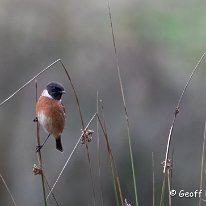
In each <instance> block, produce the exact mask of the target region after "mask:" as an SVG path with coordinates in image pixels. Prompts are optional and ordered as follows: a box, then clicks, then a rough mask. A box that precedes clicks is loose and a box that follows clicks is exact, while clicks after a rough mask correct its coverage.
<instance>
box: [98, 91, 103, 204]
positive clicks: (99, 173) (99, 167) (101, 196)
mask: <svg viewBox="0 0 206 206" xmlns="http://www.w3.org/2000/svg"><path fill="white" fill-rule="evenodd" d="M98 113H99V92H98V90H97V114H98ZM97 152H98V175H99V187H100V199H101V205H102V206H104V201H103V192H102V184H101V160H100V159H101V156H100V137H99V121H98V119H97Z"/></svg>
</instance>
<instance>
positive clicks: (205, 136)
mask: <svg viewBox="0 0 206 206" xmlns="http://www.w3.org/2000/svg"><path fill="white" fill-rule="evenodd" d="M205 139H206V121H205V128H204V138H203V143H202V160H201V171H200V190H202V182H203V170H204V156H205ZM201 205H202V197H200V198H199V206H201Z"/></svg>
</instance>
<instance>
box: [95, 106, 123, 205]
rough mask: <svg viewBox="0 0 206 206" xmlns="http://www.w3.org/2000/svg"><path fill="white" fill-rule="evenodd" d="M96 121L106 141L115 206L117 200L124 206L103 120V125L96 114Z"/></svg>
mask: <svg viewBox="0 0 206 206" xmlns="http://www.w3.org/2000/svg"><path fill="white" fill-rule="evenodd" d="M102 107H103V106H102ZM97 119H98V121H99V124H100V127H101V129H102V131H103V134H104V137H105V140H106V145H107V151H108V153H109V161H110V167H111V170H112V178H113V184H114V189H115V197H116V203H117V205H120V203H119V198H120V201H121V205H122V206H124V202H123V196H122V190H121V185H120V181H119V175H118V171H117V167H116V164H115V160H114V157H113V153H112V149H111V146H110V143H109V139H108V134H107V130H106V124H105V121H104V119H103V123H102V121H101V119H100V117H99V114H97ZM118 194H119V195H118Z"/></svg>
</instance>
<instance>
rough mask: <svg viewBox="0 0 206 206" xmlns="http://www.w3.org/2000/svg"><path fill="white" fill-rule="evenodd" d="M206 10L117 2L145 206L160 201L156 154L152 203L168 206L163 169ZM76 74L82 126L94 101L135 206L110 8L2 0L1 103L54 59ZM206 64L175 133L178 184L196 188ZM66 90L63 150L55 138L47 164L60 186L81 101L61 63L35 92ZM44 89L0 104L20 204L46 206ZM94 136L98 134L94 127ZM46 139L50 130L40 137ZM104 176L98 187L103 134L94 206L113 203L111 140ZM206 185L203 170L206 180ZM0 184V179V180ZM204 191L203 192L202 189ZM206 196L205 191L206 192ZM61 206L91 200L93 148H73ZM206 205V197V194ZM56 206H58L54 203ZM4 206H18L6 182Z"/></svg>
mask: <svg viewBox="0 0 206 206" xmlns="http://www.w3.org/2000/svg"><path fill="white" fill-rule="evenodd" d="M205 7H206V2H205V1H201V0H196V1H195V0H187V1H186V0H183V1H177V0H173V1H170V0H167V1H165V0H156V1H148V0H146V1H145V0H127V1H124V0H112V1H111V11H112V16H113V25H114V32H115V36H116V44H117V50H118V58H119V64H120V70H121V74H122V80H123V87H124V91H125V98H126V103H127V108H128V113H129V119H130V126H131V135H132V147H133V150H134V161H135V170H136V172H137V184H138V195H139V203H140V204H139V205H151V204H152V152H154V161H155V197H156V200H155V201H156V202H155V204H156V205H158V204H159V198H160V191H161V183H162V176H163V175H162V165H161V162H162V161H163V160H164V155H165V150H166V143H167V137H168V133H169V128H170V125H171V121H172V116H173V112H174V109H175V106H176V103H177V101H178V98H179V96H180V94H181V90H182V89H183V87H184V85H185V83H186V81H187V78H188V76H189V75H190V72H191V71H192V69H193V68H194V66H195V64H196V63H197V61H198V59H199V58H200V56H201V55H202V53H203V52H204V50H205V49H206V38H205V36H206V23H205V22H206V13H205ZM58 58H61V59H62V61H63V62H64V64H65V65H66V67H67V68H68V69H69V71H70V75H71V77H72V79H73V82H74V85H75V87H76V90H77V92H78V95H79V97H80V103H81V107H82V111H83V116H84V120H85V122H88V121H89V120H90V118H91V117H92V115H93V114H94V113H95V111H96V93H97V90H98V92H99V96H100V98H101V99H102V101H103V104H104V115H105V121H106V124H107V129H108V133H109V138H110V142H111V145H112V150H113V153H114V156H115V159H116V162H117V168H118V171H119V176H120V181H121V185H122V192H123V195H124V197H125V198H127V200H128V202H129V203H131V205H132V206H133V205H135V199H134V195H133V194H134V191H133V185H132V173H131V165H130V159H129V147H128V141H127V131H126V122H125V117H124V108H123V104H122V99H121V93H120V88H119V82H118V76H117V71H116V65H115V56H114V48H113V44H112V36H111V29H110V23H109V16H108V10H107V3H106V1H95V0H90V1H88V0H86V1H85V0H78V1H71V0H67V1H66V0H64V1H63V0H59V1H53V0H49V1H48V0H45V1H40V0H36V1H26V0H13V1H11V0H1V1H0V71H1V75H0V101H3V100H4V99H5V98H7V97H8V96H9V95H11V94H12V93H13V92H14V91H15V90H16V89H18V88H19V87H20V86H22V85H23V84H24V83H25V82H26V81H27V80H29V79H30V78H31V77H33V76H34V75H35V74H37V73H38V72H40V71H41V70H42V69H43V68H45V67H46V66H48V65H49V64H50V63H52V62H53V61H55V60H56V59H58ZM205 66H206V64H205V60H203V62H202V63H201V65H200V68H199V70H198V72H197V73H196V75H195V77H194V79H193V80H192V82H191V85H190V86H189V88H188V91H187V93H186V95H185V97H184V99H183V102H182V107H181V111H180V115H179V116H178V119H177V122H176V127H175V130H174V136H173V146H174V164H173V178H172V188H173V189H176V190H180V189H184V190H185V191H194V190H196V189H198V188H199V180H200V164H201V154H202V151H201V150H202V141H203V131H204V121H205V118H206V109H205V104H206V89H205V88H206V82H205V77H206V74H205ZM53 80H56V81H59V82H62V83H63V84H64V85H65V88H66V91H67V94H66V95H65V96H64V97H63V102H64V104H65V107H66V110H67V121H66V126H65V130H64V133H63V135H62V142H63V146H64V150H65V151H64V153H63V154H60V153H59V152H58V151H56V150H55V145H54V139H53V138H50V139H49V141H48V142H47V144H46V145H45V147H44V148H43V150H42V155H43V162H44V168H45V172H46V176H47V178H48V181H49V183H50V184H51V185H52V184H53V183H54V181H55V180H56V177H57V175H58V173H59V171H60V169H61V168H62V166H63V164H64V163H65V161H66V159H67V157H68V155H69V154H70V152H71V151H72V148H73V146H74V144H75V143H76V141H77V139H78V137H79V135H80V132H81V131H80V129H81V124H80V120H79V115H78V110H77V106H76V103H75V100H74V95H73V92H72V90H71V87H70V85H69V82H68V80H67V78H66V77H65V74H64V72H63V70H62V68H61V65H60V64H56V65H55V66H54V69H52V70H50V71H48V72H47V73H44V74H43V75H42V76H40V77H39V78H38V94H39V95H40V93H41V91H42V89H43V88H44V87H45V85H46V84H47V83H48V82H50V81H53ZM34 117H35V86H34V83H33V84H30V85H29V86H27V87H26V88H25V89H24V90H23V91H21V92H20V93H18V95H16V96H15V97H14V98H13V99H12V100H10V101H9V102H7V103H6V104H5V105H4V106H2V107H1V108H0V128H1V138H0V157H1V162H0V173H1V174H2V175H3V177H4V178H5V180H6V182H7V184H8V186H9V187H10V189H11V191H12V193H13V195H14V198H15V200H16V203H17V205H23V206H24V205H30V206H33V205H35V206H36V205H43V201H42V200H43V197H42V188H41V182H40V177H38V176H34V175H33V173H32V166H33V164H34V163H37V159H36V154H35V147H36V135H35V134H36V133H35V132H36V127H35V124H34V123H33V121H32V120H33V119H34ZM91 129H94V130H95V129H96V124H95V122H94V123H93V124H92V125H91ZM41 134H42V138H45V133H44V132H42V131H41ZM100 143H101V150H100V155H101V180H100V181H99V179H98V159H97V157H98V151H97V147H96V144H97V141H96V132H95V134H94V136H93V141H92V142H91V143H90V145H89V147H90V155H91V164H92V172H93V178H94V184H95V191H96V205H101V200H100V194H101V192H100V183H99V182H101V187H102V193H103V199H104V205H115V195H114V191H113V185H112V176H111V171H110V167H109V162H108V154H107V152H106V145H105V141H104V138H103V136H100ZM203 180H205V174H204V179H203ZM0 182H1V181H0ZM203 185H205V184H203ZM203 189H204V190H205V187H203ZM54 194H55V196H56V198H57V200H58V202H59V203H60V205H75V206H82V205H84V206H87V205H88V206H89V205H92V204H93V200H92V188H91V179H90V175H89V166H88V161H87V156H86V151H85V148H84V147H83V146H79V147H78V149H77V150H76V152H75V154H74V156H73V158H72V159H71V162H70V163H69V165H68V166H67V168H66V169H65V171H64V173H63V175H62V177H61V179H60V181H59V182H58V184H57V186H56V187H55V189H54ZM205 199H206V197H205ZM172 200H173V205H176V206H180V205H188V206H190V205H194V204H197V203H198V199H197V198H196V199H195V198H177V197H176V198H173V199H172ZM48 203H49V205H55V202H54V201H53V200H52V198H50V200H49V201H48ZM0 205H5V206H7V205H12V202H11V199H10V197H9V195H8V193H7V192H6V189H5V187H4V185H3V183H2V182H1V184H0Z"/></svg>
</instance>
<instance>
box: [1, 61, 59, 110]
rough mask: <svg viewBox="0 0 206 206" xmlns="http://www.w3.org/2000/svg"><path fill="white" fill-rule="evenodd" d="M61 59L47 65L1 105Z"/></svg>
mask: <svg viewBox="0 0 206 206" xmlns="http://www.w3.org/2000/svg"><path fill="white" fill-rule="evenodd" d="M59 61H61V59H57V60H56V61H54V62H53V63H51V64H50V65H49V66H47V67H46V68H45V69H43V70H42V71H41V72H39V73H38V74H37V75H35V76H34V77H32V78H31V79H30V80H29V81H27V82H26V83H25V84H24V85H23V86H21V87H20V88H19V89H17V90H16V91H15V92H14V93H13V94H12V95H10V96H9V97H8V98H6V99H5V100H4V101H2V102H1V103H0V107H1V106H2V105H3V104H5V103H6V102H7V101H8V100H10V99H11V98H12V97H14V96H15V95H16V94H17V93H19V92H20V91H21V90H22V89H24V87H26V86H27V85H28V84H30V83H31V82H32V81H34V80H35V79H36V78H37V77H39V76H40V75H41V74H43V73H44V72H45V71H47V70H48V69H50V68H51V67H52V66H53V65H54V64H56V63H57V62H59Z"/></svg>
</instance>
